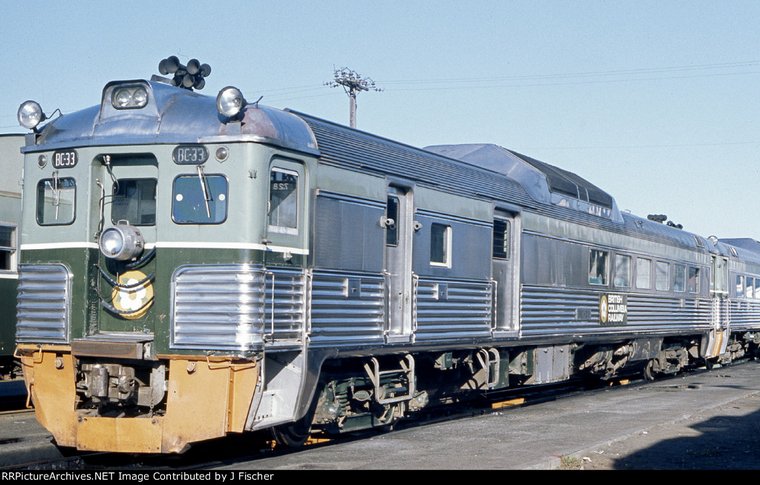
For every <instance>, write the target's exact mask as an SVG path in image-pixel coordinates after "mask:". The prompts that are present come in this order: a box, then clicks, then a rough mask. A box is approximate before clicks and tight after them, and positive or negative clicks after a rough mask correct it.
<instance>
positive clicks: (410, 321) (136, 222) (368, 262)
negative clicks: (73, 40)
mask: <svg viewBox="0 0 760 485" xmlns="http://www.w3.org/2000/svg"><path fill="white" fill-rule="evenodd" d="M162 72H163V70H162ZM166 81H167V80H163V79H160V78H154V79H152V80H150V81H145V80H129V81H114V82H111V83H109V84H107V85H106V86H105V88H104V90H103V92H102V96H101V102H100V104H99V105H96V106H93V107H91V108H88V109H85V110H82V111H79V112H76V113H72V114H67V115H63V116H60V117H58V118H56V119H53V120H48V121H47V123H46V124H42V123H41V121H43V120H45V118H46V117H45V116H44V114H43V113H42V110H41V107H40V106H39V105H37V104H36V103H33V102H27V103H24V104H23V105H22V106H21V108H20V110H19V118H20V121H21V122H22V124H23V125H24V126H26V127H27V128H29V129H31V130H33V133H32V135H33V136H30V137H29V143H28V144H27V145H26V147H24V149H23V151H24V154H25V171H24V185H25V187H26V188H27V190H25V191H24V199H23V206H24V209H25V210H24V220H23V224H22V228H23V230H22V235H21V249H22V253H21V255H22V256H21V264H20V281H19V290H18V300H19V303H18V331H17V342H18V353H19V354H20V355H21V357H22V362H23V369H24V376H25V379H26V383H27V387H28V389H29V392H30V394H31V396H32V401H33V403H34V406H35V410H36V416H37V419H38V420H39V421H40V422H41V423H42V424H43V425H44V426H45V427H46V428H47V429H48V430H50V432H51V433H52V434H53V435H54V437H55V440H56V442H57V443H58V444H59V445H60V446H67V447H76V448H78V449H82V450H102V451H118V452H130V453H177V452H182V451H184V450H186V449H187V447H188V446H190V445H191V444H192V443H194V442H197V441H201V440H207V439H211V438H216V437H220V436H224V435H225V434H228V433H239V432H244V431H257V430H267V429H271V430H272V431H273V432H274V434H275V436H276V438H277V439H278V440H279V441H280V442H282V443H285V444H291V445H293V444H298V443H301V442H303V440H304V439H305V438H306V436H307V435H308V433H309V432H310V431H316V430H319V431H323V432H326V433H341V432H346V431H353V430H357V429H362V428H368V427H373V426H388V425H392V424H393V423H395V422H396V421H397V420H398V419H401V418H403V417H406V416H409V415H413V414H414V413H415V412H416V411H419V410H421V409H424V408H425V407H427V406H432V405H436V404H442V403H447V402H452V401H457V400H460V399H465V398H466V397H467V396H469V395H472V394H473V393H484V392H489V391H492V390H499V389H505V388H508V387H513V386H519V385H530V384H545V383H551V382H558V381H562V380H565V379H568V378H570V377H572V376H574V375H578V374H588V375H593V376H597V377H599V378H602V379H605V378H610V377H612V376H614V375H616V374H617V373H618V372H620V371H621V370H622V369H624V368H626V369H630V368H634V369H642V370H643V371H644V372H646V373H647V375H648V376H650V377H654V376H655V375H657V374H660V373H673V372H677V371H679V370H680V369H682V368H684V367H686V366H688V365H694V364H703V363H715V362H718V361H724V362H725V361H729V360H731V359H733V358H736V357H738V356H739V355H741V354H747V353H752V352H754V351H755V350H756V348H757V343H758V340H759V339H760V335H758V334H757V328H758V326H760V320H758V318H757V317H756V312H757V306H758V302H760V300H755V299H754V296H755V295H757V296H758V297H760V294H757V293H756V292H755V291H754V284H755V281H756V280H760V253H757V252H754V251H752V250H747V249H743V248H737V247H735V246H733V245H729V244H726V243H723V242H720V241H718V240H716V239H714V238H703V237H700V236H697V235H694V234H690V233H688V232H685V231H682V230H678V229H674V228H670V227H667V226H665V225H662V224H658V223H656V222H652V221H649V220H646V219H642V218H639V217H636V216H633V215H630V214H626V213H624V212H621V211H620V210H619V209H618V207H617V205H616V203H615V200H614V198H613V197H612V196H610V195H609V194H607V193H606V192H604V191H603V190H601V189H599V188H598V187H596V186H594V185H593V184H591V183H590V182H588V181H586V180H585V179H583V178H581V177H579V176H577V175H575V174H572V173H570V172H567V171H564V170H562V169H559V168H557V167H554V166H551V165H549V164H546V163H543V162H540V161H538V160H534V159H532V158H530V157H526V156H524V155H521V154H518V153H515V152H512V151H509V150H507V149H504V148H501V147H496V146H493V145H458V146H454V145H449V146H437V147H428V149H425V150H423V149H418V148H414V147H410V146H407V145H404V144H401V143H397V142H394V141H391V140H387V139H384V138H381V137H378V136H375V135H372V134H369V133H364V132H361V131H357V130H353V129H350V128H347V127H345V126H341V125H338V124H335V123H331V122H329V121H325V120H321V119H319V118H316V117H313V116H310V115H307V114H304V113H299V112H295V111H289V110H284V111H283V110H278V109H273V108H269V107H266V106H263V105H260V104H259V103H258V102H257V103H247V102H246V101H245V99H244V97H243V95H242V93H241V92H240V91H239V90H238V89H236V88H232V87H228V88H225V89H223V90H221V91H220V92H219V94H218V96H217V97H216V99H214V98H212V97H207V96H202V95H200V94H198V93H196V92H193V91H192V90H190V89H182V88H180V87H176V86H173V85H169V84H168V83H167V82H166ZM190 84H192V83H188V84H185V86H187V87H189V85H190ZM739 276H741V277H742V278H743V279H742V281H743V283H742V284H743V285H744V286H742V293H741V296H739V295H738V294H737V292H738V291H739V290H738V287H736V288H734V286H733V283H731V281H733V280H730V278H734V279H735V277H739ZM748 278H749V279H751V282H752V285H753V286H752V288H753V291H752V294H751V295H749V293H748V290H747V289H748V288H749V287H750V286H749V283H748ZM737 281H738V280H737ZM748 295H749V296H748ZM734 321H736V322H741V324H740V325H737V326H734V325H733V322H734Z"/></svg>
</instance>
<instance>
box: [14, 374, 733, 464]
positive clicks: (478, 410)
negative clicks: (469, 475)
mask: <svg viewBox="0 0 760 485" xmlns="http://www.w3.org/2000/svg"><path fill="white" fill-rule="evenodd" d="M742 362H743V361H742ZM742 362H738V361H737V362H735V363H734V364H732V365H733V366H735V365H739V364H741V363H742ZM716 370H718V369H713V370H712V372H714V371H716ZM706 372H711V371H710V370H707V369H705V368H700V369H692V370H691V371H689V372H688V373H681V374H677V375H675V376H670V377H661V378H659V379H657V380H656V381H654V382H651V381H647V380H645V379H643V378H642V377H641V376H640V375H638V376H634V375H629V376H624V377H620V378H617V379H614V380H610V381H606V382H600V381H595V382H589V381H580V380H578V381H569V382H562V383H559V384H555V385H544V386H537V387H530V388H516V389H509V390H504V391H498V392H491V393H488V394H484V395H481V396H478V397H476V398H475V399H473V400H471V401H468V402H465V403H458V404H452V405H448V406H442V407H438V408H434V409H432V410H430V411H426V412H423V413H421V414H420V415H419V417H418V418H417V419H413V420H402V421H399V422H398V423H397V424H396V425H395V426H394V427H393V430H404V429H410V428H415V427H421V426H426V425H431V424H435V423H440V422H445V421H453V420H458V419H468V418H472V417H476V416H482V415H485V414H489V413H503V412H510V410H514V409H516V408H520V407H525V406H531V405H535V404H539V403H545V402H548V401H553V400H559V399H565V398H568V397H571V396H575V395H577V394H580V393H595V392H604V391H605V390H607V389H609V388H610V387H615V386H630V387H631V388H632V389H633V388H636V387H639V386H647V385H650V384H652V385H658V386H662V385H663V384H667V381H669V380H674V379H678V378H681V377H684V376H686V375H689V376H692V375H699V374H702V373H706ZM31 412H32V410H27V409H23V410H7V411H0V418H1V417H2V416H4V415H12V414H18V415H24V414H29V413H31ZM389 431H390V428H387V429H386V430H384V431H381V430H376V429H371V430H365V431H359V432H355V433H347V434H345V435H340V436H324V435H321V434H315V435H313V436H312V437H311V438H310V439H309V441H307V443H306V445H305V448H314V447H323V446H333V445H335V444H340V443H348V442H351V441H357V440H363V439H367V438H369V437H372V436H378V435H381V434H383V433H387V432H389ZM48 439H49V437H48ZM50 446H53V445H52V444H51V445H50ZM299 451H300V449H287V448H284V447H279V446H276V445H275V444H274V442H273V440H272V439H271V436H270V435H269V433H267V432H260V433H247V434H243V435H234V436H229V437H226V438H222V439H219V440H213V441H210V442H205V443H200V444H198V445H196V446H194V447H193V448H191V449H190V450H189V451H188V452H187V453H185V454H183V455H160V456H159V455H155V456H154V455H120V454H114V453H81V452H70V453H68V452H66V451H63V452H62V453H61V455H60V457H59V458H56V459H54V460H49V461H44V460H43V461H38V462H34V463H24V464H23V465H20V466H19V468H24V469H51V468H53V469H58V470H68V469H70V470H76V469H94V470H98V469H103V470H105V469H113V468H119V469H159V470H164V469H165V470H197V469H207V468H214V467H218V466H223V465H225V464H230V463H236V462H243V461H249V460H256V459H262V458H276V457H278V456H285V455H290V454H293V453H298V452H299ZM0 453H2V450H1V449H0ZM6 468H13V467H6Z"/></svg>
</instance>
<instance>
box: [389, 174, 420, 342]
mask: <svg viewBox="0 0 760 485" xmlns="http://www.w3.org/2000/svg"><path fill="white" fill-rule="evenodd" d="M413 217H414V194H413V192H412V190H411V189H410V188H404V187H400V186H395V185H390V186H389V187H388V202H387V206H386V219H385V231H386V232H385V275H386V291H387V298H388V307H387V309H388V312H387V317H386V318H387V321H386V329H385V333H386V341H388V342H408V341H409V340H410V339H411V335H412V332H413V328H412V312H413V303H414V302H413V298H412V296H413V294H414V287H413V281H412V243H413V236H414V226H413V223H414V221H413Z"/></svg>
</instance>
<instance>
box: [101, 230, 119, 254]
mask: <svg viewBox="0 0 760 485" xmlns="http://www.w3.org/2000/svg"><path fill="white" fill-rule="evenodd" d="M123 248H124V236H122V234H121V231H119V230H118V229H116V228H115V227H111V228H109V229H106V230H105V231H103V234H102V235H101V236H100V251H101V252H102V253H103V255H104V256H105V257H107V258H113V257H114V256H116V255H117V254H119V253H120V252H121V250H122V249H123Z"/></svg>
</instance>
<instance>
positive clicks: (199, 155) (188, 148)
mask: <svg viewBox="0 0 760 485" xmlns="http://www.w3.org/2000/svg"><path fill="white" fill-rule="evenodd" d="M172 160H174V163H176V164H178V165H200V164H201V163H205V162H206V160H208V150H207V149H206V147H204V146H203V145H179V146H176V147H175V148H174V151H172Z"/></svg>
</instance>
